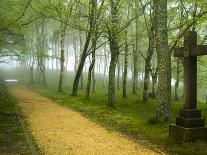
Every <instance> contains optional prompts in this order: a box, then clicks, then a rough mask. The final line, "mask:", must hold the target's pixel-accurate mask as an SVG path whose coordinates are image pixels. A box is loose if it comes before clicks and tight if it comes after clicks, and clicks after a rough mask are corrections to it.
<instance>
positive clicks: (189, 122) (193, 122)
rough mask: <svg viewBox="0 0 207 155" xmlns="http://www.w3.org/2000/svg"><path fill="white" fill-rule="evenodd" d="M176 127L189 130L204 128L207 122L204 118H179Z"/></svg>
mask: <svg viewBox="0 0 207 155" xmlns="http://www.w3.org/2000/svg"><path fill="white" fill-rule="evenodd" d="M176 125H179V126H183V127H187V128H194V127H204V126H205V120H204V119H203V118H185V117H177V118H176Z"/></svg>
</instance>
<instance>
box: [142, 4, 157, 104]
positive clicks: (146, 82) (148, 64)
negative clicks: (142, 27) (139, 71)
mask: <svg viewBox="0 0 207 155" xmlns="http://www.w3.org/2000/svg"><path fill="white" fill-rule="evenodd" d="M151 3H152V2H151ZM151 5H152V12H151V11H150V16H151V17H150V19H151V20H150V24H149V26H148V23H147V20H146V18H145V24H146V26H147V27H148V28H147V29H148V38H149V46H148V51H147V56H146V59H145V70H144V73H145V74H144V88H143V101H147V100H148V89H149V74H150V70H151V62H152V56H153V52H154V37H155V28H154V25H155V7H154V4H151ZM144 17H145V16H144Z"/></svg>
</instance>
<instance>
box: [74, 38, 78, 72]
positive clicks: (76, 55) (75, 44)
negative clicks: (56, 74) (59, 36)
mask: <svg viewBox="0 0 207 155" xmlns="http://www.w3.org/2000/svg"><path fill="white" fill-rule="evenodd" d="M73 50H74V57H75V64H74V71H75V73H76V72H77V68H78V53H77V43H76V37H75V40H74V42H73Z"/></svg>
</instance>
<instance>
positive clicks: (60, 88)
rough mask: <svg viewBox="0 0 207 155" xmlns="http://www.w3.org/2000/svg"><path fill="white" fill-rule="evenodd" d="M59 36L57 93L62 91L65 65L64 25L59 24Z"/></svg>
mask: <svg viewBox="0 0 207 155" xmlns="http://www.w3.org/2000/svg"><path fill="white" fill-rule="evenodd" d="M60 29H61V34H60V35H61V36H60V48H61V49H60V50H61V51H60V77H59V86H58V92H62V91H63V78H64V63H65V57H64V54H65V51H64V44H65V31H66V24H63V23H61V25H60Z"/></svg>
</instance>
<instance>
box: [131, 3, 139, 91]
mask: <svg viewBox="0 0 207 155" xmlns="http://www.w3.org/2000/svg"><path fill="white" fill-rule="evenodd" d="M135 4H136V9H135V12H136V14H139V2H138V1H136V2H135ZM138 28H139V16H137V17H136V21H135V31H136V32H135V37H136V38H135V48H134V46H133V86H132V93H133V94H134V95H135V94H137V88H138V57H139V56H138V53H139V30H138Z"/></svg>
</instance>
